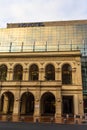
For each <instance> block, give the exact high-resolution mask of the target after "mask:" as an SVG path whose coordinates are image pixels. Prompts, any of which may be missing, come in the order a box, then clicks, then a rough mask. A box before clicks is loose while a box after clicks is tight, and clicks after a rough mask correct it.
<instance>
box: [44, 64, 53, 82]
mask: <svg viewBox="0 0 87 130" xmlns="http://www.w3.org/2000/svg"><path fill="white" fill-rule="evenodd" d="M45 78H46V80H55V68H54V66H53V65H51V64H49V65H47V66H46V69H45Z"/></svg>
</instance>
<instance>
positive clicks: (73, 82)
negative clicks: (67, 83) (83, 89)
mask: <svg viewBox="0 0 87 130" xmlns="http://www.w3.org/2000/svg"><path fill="white" fill-rule="evenodd" d="M72 84H76V68H72Z"/></svg>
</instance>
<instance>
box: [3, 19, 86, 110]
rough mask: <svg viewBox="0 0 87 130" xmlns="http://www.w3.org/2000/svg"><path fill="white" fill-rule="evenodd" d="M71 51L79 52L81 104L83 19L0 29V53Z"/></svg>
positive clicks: (84, 33) (83, 61) (84, 40)
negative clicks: (80, 55) (80, 58)
mask: <svg viewBox="0 0 87 130" xmlns="http://www.w3.org/2000/svg"><path fill="white" fill-rule="evenodd" d="M11 26H12V27H11ZM72 50H81V53H82V81H83V94H84V101H85V99H87V20H82V21H79V20H77V21H65V22H64V21H60V22H47V23H45V22H43V23H26V24H20V26H19V24H9V25H8V26H7V28H1V29H0V52H30V51H72ZM86 101H87V100H86ZM84 104H87V103H84ZM86 108H87V105H86Z"/></svg>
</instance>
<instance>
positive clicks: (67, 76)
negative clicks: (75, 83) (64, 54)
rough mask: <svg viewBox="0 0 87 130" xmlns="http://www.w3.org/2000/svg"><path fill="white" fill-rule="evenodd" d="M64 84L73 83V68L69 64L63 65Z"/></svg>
mask: <svg viewBox="0 0 87 130" xmlns="http://www.w3.org/2000/svg"><path fill="white" fill-rule="evenodd" d="M62 84H72V68H71V66H70V65H69V64H64V65H63V66H62Z"/></svg>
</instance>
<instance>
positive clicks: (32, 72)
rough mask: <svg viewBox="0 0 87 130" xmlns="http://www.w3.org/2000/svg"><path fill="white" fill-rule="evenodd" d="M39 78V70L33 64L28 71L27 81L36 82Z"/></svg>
mask: <svg viewBox="0 0 87 130" xmlns="http://www.w3.org/2000/svg"><path fill="white" fill-rule="evenodd" d="M38 78H39V69H38V66H37V65H35V64H33V65H31V66H30V69H29V80H38Z"/></svg>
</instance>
